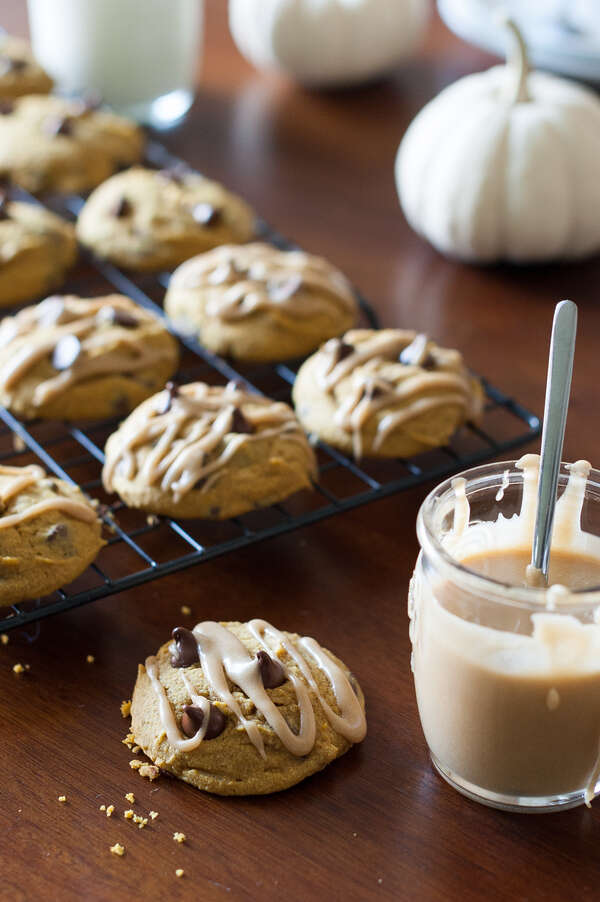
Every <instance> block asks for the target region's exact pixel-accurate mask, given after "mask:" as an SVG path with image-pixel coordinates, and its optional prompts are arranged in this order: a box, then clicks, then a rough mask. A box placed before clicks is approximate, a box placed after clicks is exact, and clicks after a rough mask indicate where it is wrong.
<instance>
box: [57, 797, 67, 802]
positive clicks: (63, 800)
mask: <svg viewBox="0 0 600 902" xmlns="http://www.w3.org/2000/svg"><path fill="white" fill-rule="evenodd" d="M58 801H59V802H66V801H67V797H66V796H59V797H58Z"/></svg>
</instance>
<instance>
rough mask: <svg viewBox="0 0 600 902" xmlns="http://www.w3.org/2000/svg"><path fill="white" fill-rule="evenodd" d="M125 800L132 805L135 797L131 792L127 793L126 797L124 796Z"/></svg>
mask: <svg viewBox="0 0 600 902" xmlns="http://www.w3.org/2000/svg"><path fill="white" fill-rule="evenodd" d="M125 798H126V799H127V801H128V802H131V804H132V805H133V803H134V802H135V796H134V794H133V793H132V792H128V793H127V795H126V796H125Z"/></svg>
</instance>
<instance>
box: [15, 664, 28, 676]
mask: <svg viewBox="0 0 600 902" xmlns="http://www.w3.org/2000/svg"><path fill="white" fill-rule="evenodd" d="M13 673H16V674H17V675H19V674H21V673H25V668H24V667H23V665H22V664H15V666H14V667H13Z"/></svg>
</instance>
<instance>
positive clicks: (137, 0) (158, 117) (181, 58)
mask: <svg viewBox="0 0 600 902" xmlns="http://www.w3.org/2000/svg"><path fill="white" fill-rule="evenodd" d="M28 9H29V27H30V31H31V43H32V46H33V52H34V54H35V56H36V58H37V59H38V60H39V62H40V63H41V65H42V66H43V67H44V68H45V69H46V70H47V71H48V72H49V74H50V75H51V76H52V77H53V78H54V79H55V81H56V83H57V86H58V88H59V89H60V90H61V91H62V92H64V93H67V94H76V95H85V94H91V95H97V96H99V97H101V98H102V100H103V101H104V102H105V103H107V104H109V106H111V107H112V108H113V109H114V110H115V111H116V112H118V113H121V114H122V115H124V116H129V117H130V118H132V119H136V120H138V121H139V122H145V123H147V124H149V125H154V126H156V127H158V128H160V127H166V126H168V125H172V124H174V123H175V122H176V121H178V120H179V119H181V118H182V116H184V115H185V113H186V112H187V111H188V109H189V107H190V106H191V104H192V101H193V99H194V82H195V75H196V70H197V66H198V64H199V59H198V57H199V53H200V40H201V37H202V27H203V11H204V6H203V0H28Z"/></svg>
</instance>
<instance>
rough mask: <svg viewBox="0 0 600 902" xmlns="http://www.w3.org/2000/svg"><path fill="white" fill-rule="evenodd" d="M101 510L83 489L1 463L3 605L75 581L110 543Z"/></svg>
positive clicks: (40, 471)
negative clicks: (103, 529)
mask: <svg viewBox="0 0 600 902" xmlns="http://www.w3.org/2000/svg"><path fill="white" fill-rule="evenodd" d="M100 532H101V523H100V521H99V520H98V517H97V514H96V511H95V509H94V508H93V507H92V505H91V504H90V502H89V501H88V500H87V498H86V497H85V496H84V494H83V493H82V492H81V490H80V489H79V488H77V486H74V485H71V484H70V483H68V482H64V481H63V480H62V479H56V478H55V477H53V476H48V475H47V474H46V472H45V471H44V470H43V469H42V468H41V467H38V466H35V465H32V466H29V467H5V466H1V465H0V604H1V605H7V604H16V603H17V602H19V601H24V600H26V599H29V598H37V597H38V596H40V595H48V594H49V593H50V592H54V590H55V589H58V588H60V586H63V585H65V584H66V583H69V582H71V581H72V580H74V579H75V578H76V577H77V576H79V574H80V573H82V572H83V571H84V570H85V568H86V567H87V566H88V564H91V562H92V561H93V560H94V558H95V557H96V555H97V554H98V552H99V550H100V548H101V547H102V545H103V544H104V542H103V541H102V538H101V536H100Z"/></svg>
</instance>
